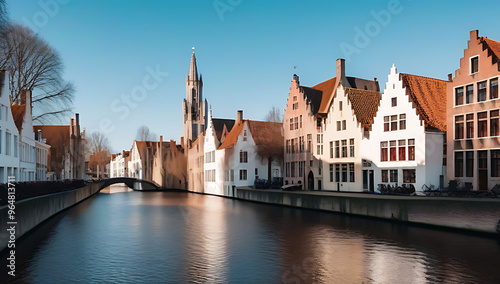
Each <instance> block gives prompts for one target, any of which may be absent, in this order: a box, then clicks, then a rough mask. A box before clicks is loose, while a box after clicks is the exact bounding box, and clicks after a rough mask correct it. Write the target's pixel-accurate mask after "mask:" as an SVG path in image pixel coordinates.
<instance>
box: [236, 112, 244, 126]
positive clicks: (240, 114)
mask: <svg viewBox="0 0 500 284" xmlns="http://www.w3.org/2000/svg"><path fill="white" fill-rule="evenodd" d="M242 121H243V111H242V110H239V111H238V115H237V116H236V122H235V124H239V123H240V122H242Z"/></svg>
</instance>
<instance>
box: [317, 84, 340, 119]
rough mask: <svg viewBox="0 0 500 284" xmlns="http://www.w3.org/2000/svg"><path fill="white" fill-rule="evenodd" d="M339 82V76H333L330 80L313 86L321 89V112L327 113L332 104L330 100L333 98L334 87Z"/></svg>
mask: <svg viewBox="0 0 500 284" xmlns="http://www.w3.org/2000/svg"><path fill="white" fill-rule="evenodd" d="M336 83H337V77H333V78H331V79H329V80H326V81H324V82H321V83H319V84H317V85H316V86H314V87H312V88H313V89H315V90H318V91H321V92H322V93H323V96H322V97H321V104H320V106H319V110H318V112H319V113H327V112H328V108H329V105H330V101H331V100H332V98H333V93H334V90H333V89H334V88H335V85H336Z"/></svg>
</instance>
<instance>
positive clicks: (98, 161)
mask: <svg viewBox="0 0 500 284" xmlns="http://www.w3.org/2000/svg"><path fill="white" fill-rule="evenodd" d="M87 146H88V149H87V150H88V151H89V153H90V158H89V167H90V169H91V170H92V172H94V171H95V172H97V168H98V166H99V169H100V171H101V173H104V169H105V168H106V165H107V164H108V163H109V161H110V160H109V158H110V151H111V150H110V146H109V140H108V137H106V135H104V134H103V133H102V132H100V131H94V132H92V133H91V134H90V135H89V136H88V138H87ZM100 176H104V175H103V174H102V175H100Z"/></svg>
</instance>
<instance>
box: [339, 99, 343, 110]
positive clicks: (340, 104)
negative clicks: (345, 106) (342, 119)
mask: <svg viewBox="0 0 500 284" xmlns="http://www.w3.org/2000/svg"><path fill="white" fill-rule="evenodd" d="M339 110H340V111H342V102H341V101H340V102H339Z"/></svg>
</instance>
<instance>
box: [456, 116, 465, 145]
mask: <svg viewBox="0 0 500 284" xmlns="http://www.w3.org/2000/svg"><path fill="white" fill-rule="evenodd" d="M455 139H464V116H463V115H457V116H455Z"/></svg>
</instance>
